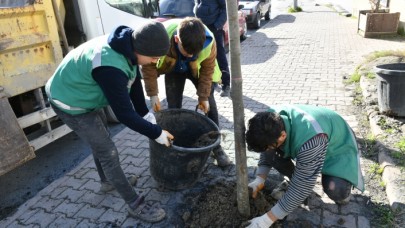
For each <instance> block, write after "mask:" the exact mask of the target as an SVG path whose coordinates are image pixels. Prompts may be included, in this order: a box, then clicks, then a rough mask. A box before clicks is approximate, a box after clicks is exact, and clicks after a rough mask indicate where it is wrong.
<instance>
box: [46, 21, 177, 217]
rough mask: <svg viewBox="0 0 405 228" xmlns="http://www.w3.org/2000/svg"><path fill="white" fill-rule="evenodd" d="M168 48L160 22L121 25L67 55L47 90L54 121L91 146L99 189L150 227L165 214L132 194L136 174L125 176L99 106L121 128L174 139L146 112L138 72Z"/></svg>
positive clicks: (164, 139)
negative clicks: (115, 194) (119, 200)
mask: <svg viewBox="0 0 405 228" xmlns="http://www.w3.org/2000/svg"><path fill="white" fill-rule="evenodd" d="M168 50H169V37H168V36H167V33H166V29H165V28H164V26H163V25H162V24H161V23H159V22H154V21H150V22H148V23H146V24H145V25H142V26H139V27H138V28H137V29H136V30H133V29H132V28H129V27H127V26H119V27H117V28H115V29H114V30H113V31H112V32H111V34H109V35H105V36H100V37H97V38H94V39H92V40H89V41H87V42H86V43H84V44H82V45H80V46H79V47H77V48H75V49H74V50H72V51H71V52H69V53H68V54H67V55H66V56H65V58H64V59H63V61H62V62H61V63H60V64H59V66H58V68H57V69H56V71H55V73H54V75H53V76H52V77H51V78H50V79H49V80H48V82H47V83H46V86H45V90H46V93H47V96H48V98H49V100H50V103H51V105H52V108H53V109H54V110H55V113H56V114H57V115H58V117H59V118H60V119H61V120H62V121H63V122H64V123H65V124H66V125H67V126H69V127H70V128H71V129H72V130H73V131H74V132H75V133H76V134H77V135H79V137H80V138H81V139H82V140H83V141H85V142H86V143H88V144H89V145H90V147H91V149H92V153H93V157H94V161H95V165H96V168H97V171H98V174H99V177H100V182H101V188H100V191H101V192H107V191H111V190H113V189H116V190H117V192H118V193H119V194H120V196H121V197H122V198H123V199H124V200H125V202H126V203H127V204H128V212H129V214H130V215H131V216H132V217H135V218H138V219H142V220H144V221H147V222H151V223H153V222H158V221H161V220H162V219H164V217H165V216H166V212H165V211H164V210H163V209H162V208H161V207H160V205H159V203H158V202H155V203H151V202H152V201H145V200H144V196H142V195H139V194H137V193H136V192H135V190H134V188H133V185H134V184H135V182H136V176H130V177H129V178H128V179H127V178H126V176H125V174H124V171H123V170H122V168H121V166H120V159H119V156H118V150H117V147H116V146H115V144H114V141H113V140H112V139H111V136H110V133H109V131H108V128H107V121H106V117H105V114H104V112H103V108H104V107H106V106H108V105H109V106H110V107H111V109H112V110H113V111H114V114H115V115H116V117H117V119H118V120H119V121H120V122H121V123H122V124H124V125H126V126H127V127H128V128H130V129H131V130H133V131H136V132H138V133H140V134H142V135H145V136H147V137H148V138H150V139H152V140H155V141H156V142H157V143H160V144H162V145H165V146H170V139H173V136H172V135H171V134H170V133H169V132H167V131H165V130H163V129H162V128H161V127H160V126H159V125H157V124H156V119H155V117H154V115H153V114H152V112H149V109H148V107H147V105H146V102H145V95H144V93H143V86H142V83H141V74H140V72H139V65H144V64H149V63H151V62H154V63H156V62H157V61H158V59H159V58H160V57H161V56H163V55H165V54H166V53H167V51H168ZM133 152H134V153H137V151H136V150H135V151H133ZM138 152H139V151H138Z"/></svg>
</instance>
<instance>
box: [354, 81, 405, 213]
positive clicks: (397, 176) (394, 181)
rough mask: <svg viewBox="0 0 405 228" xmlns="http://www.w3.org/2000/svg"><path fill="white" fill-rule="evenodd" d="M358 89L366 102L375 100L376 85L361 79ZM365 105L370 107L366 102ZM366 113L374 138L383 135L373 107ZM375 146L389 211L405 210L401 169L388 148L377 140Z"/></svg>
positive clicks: (404, 188) (404, 186)
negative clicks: (399, 208) (381, 170)
mask: <svg viewBox="0 0 405 228" xmlns="http://www.w3.org/2000/svg"><path fill="white" fill-rule="evenodd" d="M360 87H361V90H362V95H363V97H364V98H365V99H366V100H372V99H376V96H377V95H376V94H375V92H376V85H374V84H373V83H372V81H371V80H369V79H366V78H365V77H361V80H360ZM366 103H367V105H370V104H369V102H368V101H366ZM371 106H373V105H371ZM366 111H367V117H368V120H369V123H370V129H371V132H372V134H373V135H374V136H375V137H378V136H381V135H383V133H384V131H383V130H382V129H381V128H380V126H379V125H378V120H379V118H378V116H379V114H378V112H377V111H376V110H374V108H373V107H370V108H368V109H367V110H366ZM376 146H377V148H378V163H379V165H380V167H382V168H383V169H384V171H383V173H382V180H383V181H384V182H385V183H386V187H385V192H386V194H387V198H388V201H389V203H390V206H391V209H392V210H396V209H397V208H398V207H401V208H402V209H405V194H404V192H405V185H404V184H403V183H402V184H401V182H403V181H404V180H403V177H402V176H401V169H400V168H399V167H397V166H396V165H395V162H394V161H393V159H392V158H391V157H390V156H389V154H388V151H389V146H387V145H384V144H383V143H382V142H380V141H378V140H377V144H376ZM401 177H402V179H401Z"/></svg>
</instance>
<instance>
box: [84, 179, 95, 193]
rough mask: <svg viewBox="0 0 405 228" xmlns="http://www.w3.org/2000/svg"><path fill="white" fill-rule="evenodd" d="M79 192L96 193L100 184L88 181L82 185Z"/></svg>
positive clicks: (91, 180)
mask: <svg viewBox="0 0 405 228" xmlns="http://www.w3.org/2000/svg"><path fill="white" fill-rule="evenodd" d="M79 190H81V191H83V190H88V191H90V192H94V193H97V192H99V190H100V182H99V181H95V180H93V179H90V180H88V181H87V182H86V183H85V184H84V185H82V186H81V187H80V188H79Z"/></svg>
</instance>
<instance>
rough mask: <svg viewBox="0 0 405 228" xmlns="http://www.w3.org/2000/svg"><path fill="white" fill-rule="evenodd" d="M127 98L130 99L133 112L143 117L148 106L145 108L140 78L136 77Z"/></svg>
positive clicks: (147, 110)
mask: <svg viewBox="0 0 405 228" xmlns="http://www.w3.org/2000/svg"><path fill="white" fill-rule="evenodd" d="M129 97H130V98H131V101H132V105H133V106H134V108H135V111H136V112H137V113H138V114H139V115H140V116H145V115H146V114H147V113H148V112H149V109H148V106H146V102H145V95H144V94H143V86H142V83H141V78H140V77H136V79H135V81H134V83H132V86H131V90H130V92H129Z"/></svg>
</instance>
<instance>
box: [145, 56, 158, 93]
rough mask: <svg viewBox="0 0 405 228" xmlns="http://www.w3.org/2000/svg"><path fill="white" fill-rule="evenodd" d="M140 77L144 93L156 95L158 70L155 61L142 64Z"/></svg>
mask: <svg viewBox="0 0 405 228" xmlns="http://www.w3.org/2000/svg"><path fill="white" fill-rule="evenodd" d="M142 77H143V81H144V83H145V91H146V94H147V95H148V96H149V97H151V96H157V95H158V93H159V87H158V82H157V78H158V71H157V67H156V63H151V64H147V65H143V66H142Z"/></svg>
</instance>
